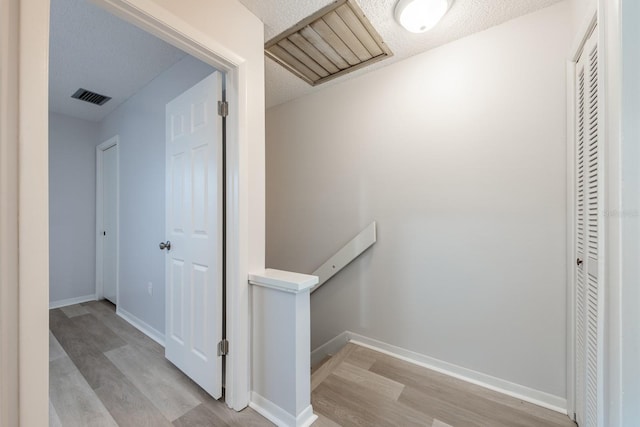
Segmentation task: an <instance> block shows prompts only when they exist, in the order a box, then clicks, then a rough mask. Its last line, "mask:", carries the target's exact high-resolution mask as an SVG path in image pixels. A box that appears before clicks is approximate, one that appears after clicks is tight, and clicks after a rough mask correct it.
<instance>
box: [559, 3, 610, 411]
mask: <svg viewBox="0 0 640 427" xmlns="http://www.w3.org/2000/svg"><path fill="white" fill-rule="evenodd" d="M597 23H598V9H597V6H596V5H595V4H594V5H593V7H591V8H589V10H588V12H587V14H586V15H585V18H584V19H583V21H582V22H581V24H580V26H579V28H578V32H577V33H576V38H575V40H574V42H573V44H572V45H571V49H570V51H569V55H568V59H567V66H566V70H567V71H566V72H567V141H566V142H567V220H566V221H567V240H566V242H567V260H566V264H567V271H566V277H567V289H566V291H567V342H566V346H567V360H566V363H567V365H566V366H567V381H566V384H567V413H568V414H569V417H570V418H571V419H572V420H574V421H575V412H576V389H575V381H576V375H575V369H576V366H575V358H576V349H575V339H576V336H575V309H576V301H575V289H574V285H575V280H576V277H575V262H576V251H575V237H576V236H575V227H576V220H575V213H576V212H575V198H576V191H575V185H576V179H575V173H576V167H575V155H576V152H575V144H576V141H575V137H576V135H575V129H574V126H575V118H576V111H575V95H576V94H575V83H576V78H575V70H576V65H577V62H578V59H579V57H580V53H581V52H582V49H583V47H584V45H585V43H586V42H587V40H588V39H589V36H590V35H591V32H592V31H593V30H594V28H595V26H596V25H597ZM596 31H599V29H597V30H596ZM601 145H602V144H601ZM603 228H604V227H603Z"/></svg>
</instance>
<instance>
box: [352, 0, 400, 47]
mask: <svg viewBox="0 0 640 427" xmlns="http://www.w3.org/2000/svg"><path fill="white" fill-rule="evenodd" d="M347 3H348V4H349V7H350V8H351V10H352V11H353V13H354V14H355V15H356V17H357V18H358V19H359V20H360V23H361V24H362V25H363V26H364V28H365V29H366V30H367V32H368V33H369V34H370V35H371V37H373V39H374V40H375V42H376V44H377V45H378V46H379V47H380V49H382V52H383V53H384V55H385V57H390V56H393V52H391V49H389V46H387V44H386V43H385V42H384V40H382V37H381V36H380V34H378V31H377V30H376V29H375V28H374V27H373V25H371V22H369V19H368V18H367V16H366V15H365V14H364V12H363V11H362V9H360V6H358V3H357V2H356V1H355V0H347Z"/></svg>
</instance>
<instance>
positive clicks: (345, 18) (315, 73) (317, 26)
mask: <svg viewBox="0 0 640 427" xmlns="http://www.w3.org/2000/svg"><path fill="white" fill-rule="evenodd" d="M264 50H265V53H266V55H267V56H268V57H269V58H272V59H273V60H275V61H276V62H278V63H279V64H280V65H282V66H283V67H285V68H286V69H287V70H289V71H291V72H292V73H293V74H295V75H296V76H298V77H300V78H301V79H302V80H304V81H306V82H307V83H309V84H311V85H313V86H316V85H319V84H321V83H324V82H326V81H328V80H331V79H334V78H336V77H339V76H342V75H344V74H347V73H350V72H352V71H355V70H357V69H359V68H362V67H366V66H367V65H370V64H373V63H374V62H377V61H380V60H382V59H384V58H388V57H390V56H391V55H393V53H391V50H389V48H388V47H387V45H386V44H385V43H384V42H383V41H382V38H381V37H380V35H379V34H378V32H377V31H376V30H375V29H374V28H373V26H372V25H371V23H370V22H369V20H368V19H367V17H366V16H365V15H364V13H363V12H362V10H361V9H360V7H359V6H358V4H357V3H356V2H355V0H338V1H336V2H334V3H332V4H330V5H329V6H327V7H325V8H324V9H321V10H319V11H318V12H316V13H315V14H313V15H312V16H309V17H308V18H306V19H303V20H302V21H300V22H299V23H298V24H296V25H294V26H293V27H292V28H290V29H288V30H287V31H285V32H283V33H282V34H280V35H278V36H276V37H274V38H273V39H271V40H269V41H268V42H267V43H266V44H265V46H264Z"/></svg>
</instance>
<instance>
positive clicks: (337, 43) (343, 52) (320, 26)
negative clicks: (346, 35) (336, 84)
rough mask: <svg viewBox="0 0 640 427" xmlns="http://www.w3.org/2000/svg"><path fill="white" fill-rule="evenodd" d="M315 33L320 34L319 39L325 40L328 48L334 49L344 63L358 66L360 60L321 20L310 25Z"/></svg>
mask: <svg viewBox="0 0 640 427" xmlns="http://www.w3.org/2000/svg"><path fill="white" fill-rule="evenodd" d="M311 28H313V29H314V30H315V31H316V33H318V34H320V37H322V38H323V39H325V40H326V41H327V43H328V44H329V46H331V47H332V48H334V49H335V50H336V52H338V54H339V55H340V56H341V57H342V58H344V60H345V61H347V63H348V64H349V65H351V66H353V65H357V64H359V63H360V62H361V61H360V59H359V58H358V57H357V56H356V55H355V54H354V53H353V52H352V51H351V49H349V46H347V45H346V44H345V42H343V41H342V39H341V38H340V36H338V35H337V34H336V33H334V32H333V30H332V29H331V27H329V25H328V24H327V23H326V22H325V21H324V20H322V19H319V20H317V21H316V22H314V23H313V24H311Z"/></svg>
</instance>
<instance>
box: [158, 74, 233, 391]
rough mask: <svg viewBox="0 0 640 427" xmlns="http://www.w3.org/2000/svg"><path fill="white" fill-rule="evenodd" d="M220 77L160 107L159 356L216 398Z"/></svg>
mask: <svg viewBox="0 0 640 427" xmlns="http://www.w3.org/2000/svg"><path fill="white" fill-rule="evenodd" d="M221 99H222V76H221V74H220V73H219V72H214V73H213V74H211V75H210V76H209V77H207V78H205V79H204V80H202V81H201V82H200V83H198V84H196V85H195V86H193V87H192V88H191V89H189V90H187V91H186V92H184V93H183V94H182V95H180V96H178V97H177V98H176V99H174V100H173V101H171V102H169V103H168V104H167V110H166V135H167V137H166V144H167V145H166V159H167V163H166V171H167V185H166V192H167V194H166V201H167V206H166V214H167V216H166V219H167V223H166V237H167V240H169V241H170V244H171V246H170V249H169V250H167V260H166V284H167V288H166V289H167V290H166V298H167V301H166V311H167V313H166V314H167V315H166V345H165V355H166V357H167V359H169V360H170V361H171V362H172V363H173V364H175V365H176V366H177V367H178V368H180V369H181V370H182V371H183V372H184V373H185V374H186V375H188V376H189V377H190V378H191V379H193V380H194V381H195V382H196V383H197V384H199V385H200V386H201V387H202V388H203V389H205V390H206V391H207V392H208V393H209V394H211V395H212V396H213V397H215V398H219V397H220V396H221V395H222V363H221V358H220V357H219V356H218V354H217V345H218V342H219V341H220V340H221V338H222V119H221V117H220V116H219V115H218V110H217V103H218V100H221Z"/></svg>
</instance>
